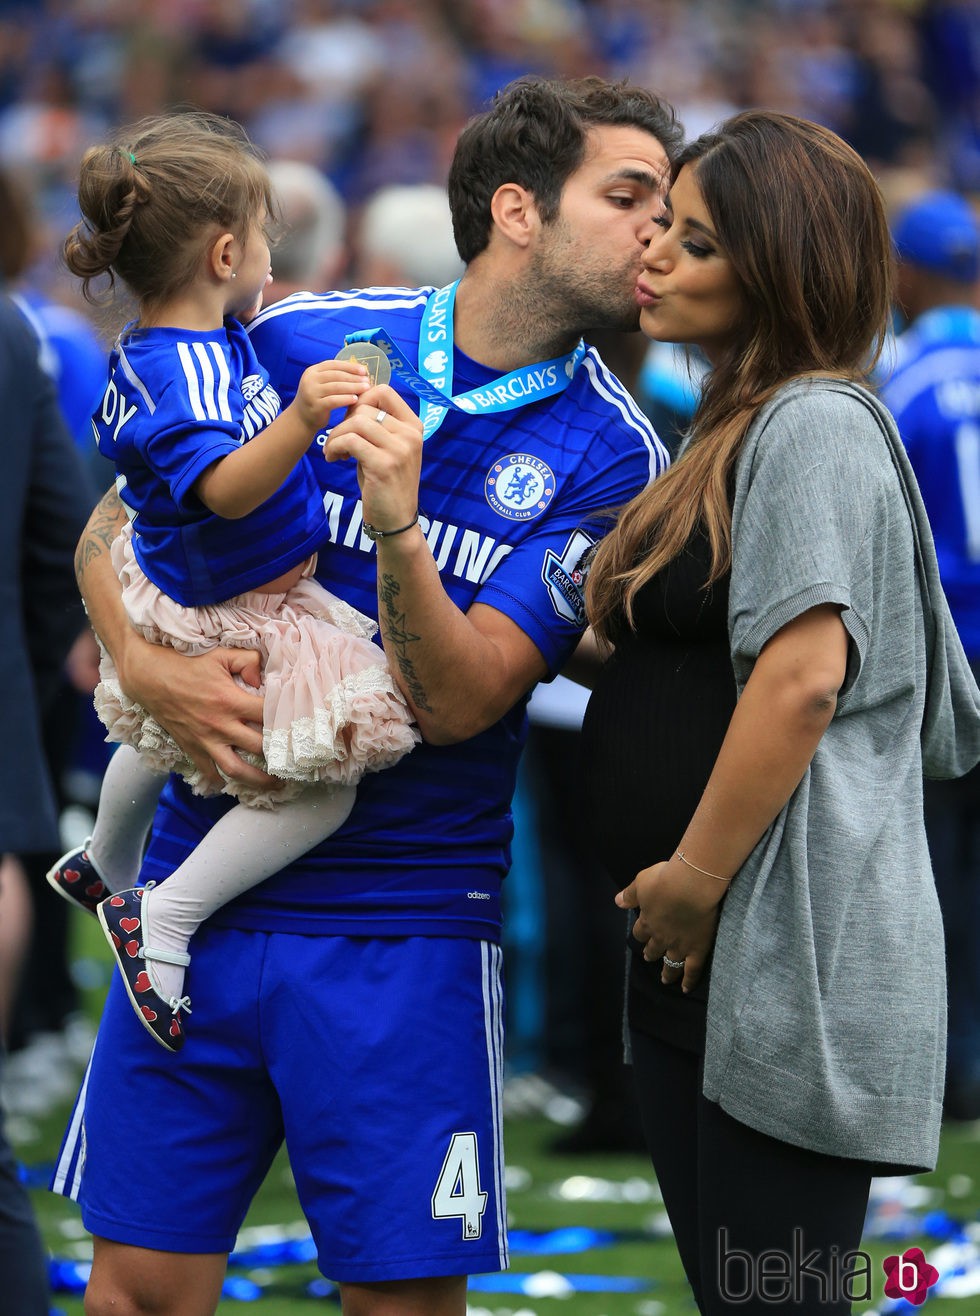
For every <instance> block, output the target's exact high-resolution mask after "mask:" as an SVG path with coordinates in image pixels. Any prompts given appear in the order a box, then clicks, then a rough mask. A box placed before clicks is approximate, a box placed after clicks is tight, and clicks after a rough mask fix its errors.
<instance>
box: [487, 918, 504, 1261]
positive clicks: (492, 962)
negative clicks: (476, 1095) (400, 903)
mask: <svg viewBox="0 0 980 1316" xmlns="http://www.w3.org/2000/svg"><path fill="white" fill-rule="evenodd" d="M481 947H482V957H481V959H482V969H483V1017H484V1023H485V1025H486V1036H487V1065H488V1068H489V1071H490V1072H489V1078H490V1084H489V1087H490V1100H491V1105H492V1115H493V1140H494V1141H493V1145H494V1153H493V1180H494V1183H493V1187H494V1200H495V1201H496V1203H497V1245H498V1248H499V1255H500V1268H501V1270H506V1269H507V1266H508V1265H509V1260H508V1251H507V1203H506V1196H505V1188H504V1161H503V1146H504V1132H503V1127H502V1113H501V1095H502V1092H503V1085H504V1007H503V990H502V986H501V965H502V961H503V952H502V951H501V949H500V947H499V946H494V945H491V943H490V942H487V941H484V942H482V943H481Z"/></svg>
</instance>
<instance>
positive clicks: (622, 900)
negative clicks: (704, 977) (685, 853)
mask: <svg viewBox="0 0 980 1316" xmlns="http://www.w3.org/2000/svg"><path fill="white" fill-rule="evenodd" d="M708 883H711V884H712V885H711V886H709V885H707V884H708ZM712 887H714V888H716V889H712ZM727 890H728V885H727V883H725V884H722V883H720V882H718V881H716V879H714V878H707V877H702V876H701V875H699V874H698V873H690V872H689V871H687V870H686V869H685V867H684V865H683V864H682V863H681V861H680V860H679V859H677V858H676V856H675V857H674V858H673V859H669V860H667V861H666V862H664V863H660V864H653V865H652V866H651V867H650V868H644V869H642V871H641V872H639V873H637V875H636V877H635V878H634V879H633V881H632V882H631V883H630V884H629V886H628V887H626V888H625V890H623V891H620V893H619V894H618V895H617V897H616V904H617V905H619V907H620V908H621V909H638V910H639V911H640V913H639V917H638V918H637V920H636V923H635V924H634V925H633V936H634V937H635V938H636V940H637V941H639V942H642V943H643V958H644V959H645V960H650V961H653V960H659V959H660V957H661V956H662V955H666V956H667V958H668V959H670V960H674V961H676V962H677V963H678V964H680V963H682V962H683V966H684V967H683V968H682V969H681V968H674V969H672V968H670V967H669V966H668V965H666V964H665V965H664V970H663V974H662V981H663V982H665V983H671V982H678V981H680V982H681V986H682V987H683V989H684V991H686V992H687V991H690V990H691V988H692V987H693V986H694V984H695V983H696V982H697V981H698V979H699V978H700V977H701V974H702V973H703V971H704V966H705V964H706V963H707V961H708V956H709V955H710V954H711V948H712V946H713V945H714V942H715V933H716V931H717V928H718V917H719V909H720V905H721V899H722V897H723V896H724V894H725V891H727Z"/></svg>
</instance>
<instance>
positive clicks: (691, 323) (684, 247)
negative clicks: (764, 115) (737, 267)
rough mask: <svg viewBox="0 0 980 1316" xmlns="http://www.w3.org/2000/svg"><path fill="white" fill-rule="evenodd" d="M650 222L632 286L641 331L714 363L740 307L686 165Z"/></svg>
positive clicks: (732, 278)
mask: <svg viewBox="0 0 980 1316" xmlns="http://www.w3.org/2000/svg"><path fill="white" fill-rule="evenodd" d="M654 223H655V225H656V228H655V230H654V235H653V238H652V239H651V242H650V245H649V247H647V249H646V251H645V253H644V255H643V270H644V272H643V274H642V275H641V276H640V281H639V283H638V284H637V300H638V301H639V303H640V328H641V329H642V330H643V332H644V333H645V334H646V335H647V337H648V338H654V339H656V340H657V341H658V342H664V343H693V344H695V345H696V346H698V347H700V348H701V349H702V351H703V352H704V354H705V356H706V357H707V358H708V360H709V361H711V362H715V361H716V360H717V358H718V355H719V354H720V352H722V351H723V350H724V348H725V346H726V344H727V343H728V341H729V339H730V338H731V335H732V332H733V330H734V327H735V325H736V323H737V321H738V317H739V316H740V315H741V314H742V312H743V309H744V308H743V302H742V295H741V291H740V289H739V286H738V280H737V279H736V277H735V271H734V269H733V268H732V264H731V261H730V260H729V259H728V257H727V256H726V255H725V253H724V251H723V250H722V248H721V245H720V244H719V242H718V238H717V237H716V235H715V232H714V227H713V225H712V223H711V216H710V215H709V214H708V210H707V207H706V206H705V204H704V201H703V199H702V197H701V190H700V188H699V187H698V185H697V182H696V179H695V174H694V170H693V168H692V167H691V166H690V165H685V166H684V168H683V169H681V171H680V173H679V174H678V176H677V179H676V181H675V183H674V185H673V187H672V188H671V190H670V193H669V195H668V197H667V200H666V202H665V205H664V209H663V211H662V213H661V214H660V215H658V216H656V217H655V219H654Z"/></svg>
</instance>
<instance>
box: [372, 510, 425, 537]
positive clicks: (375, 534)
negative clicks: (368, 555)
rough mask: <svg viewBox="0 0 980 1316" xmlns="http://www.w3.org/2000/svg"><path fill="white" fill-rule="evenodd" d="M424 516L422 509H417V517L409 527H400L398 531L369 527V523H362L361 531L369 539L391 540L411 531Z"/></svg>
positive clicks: (415, 516)
mask: <svg viewBox="0 0 980 1316" xmlns="http://www.w3.org/2000/svg"><path fill="white" fill-rule="evenodd" d="M421 515H422V509H421V507H416V509H415V515H414V516H413V517H412V519H411V521H409V522H408V524H407V525H400V526H399V527H398V529H397V530H379V529H378V527H377V526H373V525H368V523H367V521H362V522H361V529H362V530H363V531H364V533H365V534H366V535H367V537H368V539H390V538H391V537H392V535H403V534H404V533H405V531H406V530H411V528H412V526H413V525H418V523H419V517H420V516H421Z"/></svg>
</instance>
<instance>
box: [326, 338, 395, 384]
mask: <svg viewBox="0 0 980 1316" xmlns="http://www.w3.org/2000/svg"><path fill="white" fill-rule="evenodd" d="M337 360H338V361H360V363H361V365H362V366H363V367H364V368H365V370H366V371H367V372H368V378H369V379H370V381H371V384H372V385H374V384H387V382H388V380H389V379H390V378H391V365H390V364H389V361H388V358H387V357H386V356H385V354H384V352H382V350H381V348H380V347H378V346H376V344H374V343H348V344H347V346H346V347H342V348H341V349H340V351H339V352H338V353H337Z"/></svg>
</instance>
